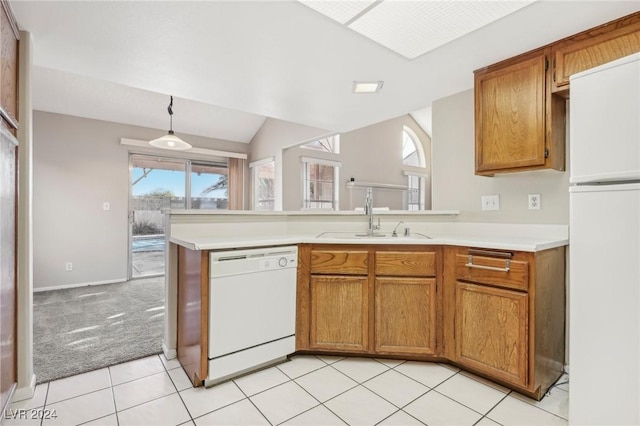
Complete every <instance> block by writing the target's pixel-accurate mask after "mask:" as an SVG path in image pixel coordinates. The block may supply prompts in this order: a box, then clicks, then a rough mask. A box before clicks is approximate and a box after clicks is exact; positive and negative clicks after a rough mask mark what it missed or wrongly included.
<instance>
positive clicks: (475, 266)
mask: <svg viewBox="0 0 640 426" xmlns="http://www.w3.org/2000/svg"><path fill="white" fill-rule="evenodd" d="M471 262H472V263H471V264H470V263H469V255H467V254H458V255H456V278H457V279H462V280H468V281H473V282H477V283H483V284H489V285H495V286H499V287H507V288H513V289H517V290H527V289H528V287H529V262H528V261H526V260H512V259H500V258H495V257H488V256H472V259H471ZM507 269H508V270H507Z"/></svg>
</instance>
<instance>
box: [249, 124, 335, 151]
mask: <svg viewBox="0 0 640 426" xmlns="http://www.w3.org/2000/svg"><path fill="white" fill-rule="evenodd" d="M329 133H330V131H329V130H325V129H319V128H316V127H310V126H305V125H303V124H296V123H292V122H289V121H284V120H278V119H275V118H267V119H266V120H265V122H264V124H263V125H262V127H260V130H258V132H257V133H256V135H255V136H254V137H253V139H251V144H250V145H249V146H250V151H249V161H256V160H262V159H263V158H267V157H273V156H275V155H277V153H278V152H279V151H280V150H282V149H283V148H285V147H288V146H291V145H295V144H297V143H300V142H303V141H308V140H309V139H313V138H317V137H321V136H324V135H326V134H329Z"/></svg>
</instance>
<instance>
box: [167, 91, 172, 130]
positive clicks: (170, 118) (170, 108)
mask: <svg viewBox="0 0 640 426" xmlns="http://www.w3.org/2000/svg"><path fill="white" fill-rule="evenodd" d="M167 111H169V134H170V135H172V134H173V96H171V102H169V107H168V108H167Z"/></svg>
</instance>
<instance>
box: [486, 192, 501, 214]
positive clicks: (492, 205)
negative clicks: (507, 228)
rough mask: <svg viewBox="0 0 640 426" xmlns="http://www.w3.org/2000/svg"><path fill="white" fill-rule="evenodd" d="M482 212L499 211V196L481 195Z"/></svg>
mask: <svg viewBox="0 0 640 426" xmlns="http://www.w3.org/2000/svg"><path fill="white" fill-rule="evenodd" d="M482 210H484V211H489V210H500V196H499V195H483V196H482Z"/></svg>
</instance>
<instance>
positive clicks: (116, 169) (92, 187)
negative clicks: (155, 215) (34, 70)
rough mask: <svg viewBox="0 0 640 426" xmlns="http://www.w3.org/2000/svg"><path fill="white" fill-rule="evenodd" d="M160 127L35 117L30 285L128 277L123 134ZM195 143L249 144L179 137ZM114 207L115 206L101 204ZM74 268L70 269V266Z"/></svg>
mask: <svg viewBox="0 0 640 426" xmlns="http://www.w3.org/2000/svg"><path fill="white" fill-rule="evenodd" d="M162 134H163V131H162V130H155V129H149V128H143V127H136V126H130V125H123V124H117V123H111V122H106V121H99V120H90V119H84V118H78V117H71V116H66V115H60V114H52V113H46V112H41V111H36V112H34V120H33V269H34V272H33V287H34V289H43V288H46V287H59V286H67V285H76V284H88V283H100V282H113V281H121V280H125V279H126V278H127V253H128V222H127V212H128V202H129V151H130V150H135V151H136V152H146V153H150V152H155V153H158V154H160V155H164V156H168V155H171V153H170V152H169V151H163V150H153V149H149V150H146V149H137V148H135V149H134V148H132V147H126V146H122V145H120V138H123V137H125V138H131V139H141V140H149V139H152V138H156V137H159V136H161V135H162ZM180 136H181V137H183V138H184V139H185V140H188V141H189V143H191V144H192V145H193V146H196V147H199V148H211V149H219V150H225V151H233V152H243V153H246V152H247V151H248V144H244V143H239V142H229V141H221V140H214V139H207V138H202V137H197V136H189V135H180ZM104 201H108V202H110V204H111V210H110V211H103V210H102V203H103V202H104ZM66 262H72V263H73V271H71V272H66V271H65V263H66Z"/></svg>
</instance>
